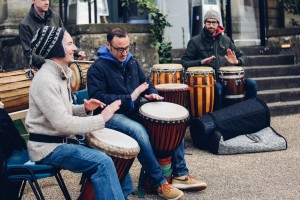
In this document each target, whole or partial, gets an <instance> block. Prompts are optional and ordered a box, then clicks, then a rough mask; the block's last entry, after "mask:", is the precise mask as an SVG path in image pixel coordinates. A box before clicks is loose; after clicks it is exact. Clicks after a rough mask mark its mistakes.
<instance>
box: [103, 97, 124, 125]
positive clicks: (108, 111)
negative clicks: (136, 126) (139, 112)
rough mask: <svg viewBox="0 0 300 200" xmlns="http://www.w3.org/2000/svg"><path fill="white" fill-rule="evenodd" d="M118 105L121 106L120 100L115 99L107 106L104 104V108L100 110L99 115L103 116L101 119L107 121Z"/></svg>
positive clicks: (117, 108)
mask: <svg viewBox="0 0 300 200" xmlns="http://www.w3.org/2000/svg"><path fill="white" fill-rule="evenodd" d="M120 106H121V100H116V101H114V102H112V103H111V104H109V105H108V106H106V107H105V108H104V110H103V111H102V112H101V116H102V117H103V120H104V121H105V122H107V121H108V120H109V119H110V118H111V117H112V116H113V114H114V113H115V112H116V111H117V110H119V108H120Z"/></svg>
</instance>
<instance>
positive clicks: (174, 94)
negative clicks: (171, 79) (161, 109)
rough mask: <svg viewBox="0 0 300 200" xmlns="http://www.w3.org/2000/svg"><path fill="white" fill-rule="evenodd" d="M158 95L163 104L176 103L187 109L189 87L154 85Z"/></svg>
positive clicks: (175, 84)
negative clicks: (162, 98)
mask: <svg viewBox="0 0 300 200" xmlns="http://www.w3.org/2000/svg"><path fill="white" fill-rule="evenodd" d="M155 88H156V90H157V92H158V94H159V95H160V96H162V97H164V101H165V102H170V103H176V104H179V105H181V106H183V107H185V108H189V104H190V103H189V86H188V85H186V84H182V83H167V84H158V85H155Z"/></svg>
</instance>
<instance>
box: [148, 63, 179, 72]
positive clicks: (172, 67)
mask: <svg viewBox="0 0 300 200" xmlns="http://www.w3.org/2000/svg"><path fill="white" fill-rule="evenodd" d="M152 69H153V70H158V71H159V70H162V71H168V70H178V71H181V70H183V67H182V65H181V64H173V63H170V64H155V65H153V68H152Z"/></svg>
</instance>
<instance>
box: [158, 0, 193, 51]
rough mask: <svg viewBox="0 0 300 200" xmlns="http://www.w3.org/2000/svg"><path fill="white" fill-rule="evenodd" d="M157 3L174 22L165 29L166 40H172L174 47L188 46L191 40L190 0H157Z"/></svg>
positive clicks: (169, 20) (168, 18) (169, 19)
mask: <svg viewBox="0 0 300 200" xmlns="http://www.w3.org/2000/svg"><path fill="white" fill-rule="evenodd" d="M156 5H157V7H158V8H159V9H160V10H162V11H163V13H164V14H167V15H168V16H167V20H168V22H170V23H171V24H172V27H168V28H166V29H165V34H164V38H165V41H168V42H172V47H173V49H181V48H186V45H187V42H188V41H189V40H190V28H189V27H190V26H189V23H190V22H189V3H188V0H156Z"/></svg>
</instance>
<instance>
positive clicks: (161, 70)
mask: <svg viewBox="0 0 300 200" xmlns="http://www.w3.org/2000/svg"><path fill="white" fill-rule="evenodd" d="M151 73H152V83H153V85H158V84H164V83H183V67H182V65H181V64H155V65H153V67H152V69H151Z"/></svg>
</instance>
